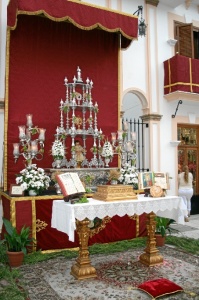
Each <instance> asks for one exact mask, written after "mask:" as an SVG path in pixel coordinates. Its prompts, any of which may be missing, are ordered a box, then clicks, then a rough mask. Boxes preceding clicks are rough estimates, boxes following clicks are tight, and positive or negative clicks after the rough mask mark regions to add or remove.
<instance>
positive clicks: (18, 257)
mask: <svg viewBox="0 0 199 300" xmlns="http://www.w3.org/2000/svg"><path fill="white" fill-rule="evenodd" d="M3 224H4V226H5V233H4V239H3V240H1V241H0V244H6V247H7V256H8V261H9V264H10V266H11V267H18V266H20V265H21V264H22V262H23V258H24V255H25V254H27V252H28V249H29V248H30V247H32V246H33V245H34V243H35V239H34V238H33V237H31V230H30V227H25V226H23V227H22V228H21V230H20V232H18V231H17V229H16V227H14V226H13V225H12V223H11V222H10V221H9V220H7V219H6V218H3Z"/></svg>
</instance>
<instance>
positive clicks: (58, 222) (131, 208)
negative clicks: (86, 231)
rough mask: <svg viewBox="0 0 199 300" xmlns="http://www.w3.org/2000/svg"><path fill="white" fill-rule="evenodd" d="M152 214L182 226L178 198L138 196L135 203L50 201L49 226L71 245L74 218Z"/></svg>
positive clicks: (183, 212) (182, 211)
mask: <svg viewBox="0 0 199 300" xmlns="http://www.w3.org/2000/svg"><path fill="white" fill-rule="evenodd" d="M152 211H153V212H154V213H155V214H156V215H158V216H160V217H166V218H170V219H173V220H175V221H176V222H177V223H179V224H184V216H185V215H186V206H185V204H184V201H183V199H182V198H181V197H177V196H168V197H161V198H151V197H143V195H139V196H138V199H137V200H121V201H114V202H104V201H100V200H95V199H92V198H90V199H89V203H83V204H82V203H81V204H70V203H67V202H64V200H54V201H53V208H52V222H51V226H52V227H53V228H56V229H57V230H59V231H62V232H64V233H66V234H67V235H68V236H69V240H70V241H72V242H74V231H75V229H76V223H75V220H76V219H77V220H79V221H82V220H84V219H85V218H88V219H89V220H93V219H94V218H96V217H98V218H100V219H103V218H104V217H106V216H108V217H113V216H115V215H118V216H120V217H122V216H124V215H129V216H132V215H134V214H137V215H141V214H143V213H150V212H152Z"/></svg>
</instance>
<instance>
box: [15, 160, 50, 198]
mask: <svg viewBox="0 0 199 300" xmlns="http://www.w3.org/2000/svg"><path fill="white" fill-rule="evenodd" d="M16 183H17V184H20V186H21V187H22V189H23V191H30V190H34V191H35V192H36V193H37V194H39V193H40V192H42V191H43V190H47V189H48V187H49V185H50V177H49V176H47V175H46V174H45V171H44V169H42V168H37V165H36V164H32V165H30V166H27V167H26V168H25V169H23V170H22V171H20V174H18V175H17V177H16Z"/></svg>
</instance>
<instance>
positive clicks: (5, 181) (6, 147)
mask: <svg viewBox="0 0 199 300" xmlns="http://www.w3.org/2000/svg"><path fill="white" fill-rule="evenodd" d="M9 57H10V30H9V29H7V35H6V84H5V110H4V158H3V160H4V169H3V173H4V176H3V177H4V185H3V186H4V191H6V190H7V188H8V187H7V184H8V182H7V176H8V169H7V165H8V135H7V134H8V78H9Z"/></svg>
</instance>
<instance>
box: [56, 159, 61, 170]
mask: <svg viewBox="0 0 199 300" xmlns="http://www.w3.org/2000/svg"><path fill="white" fill-rule="evenodd" d="M55 166H56V168H57V169H60V168H61V159H56V160H55Z"/></svg>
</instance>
